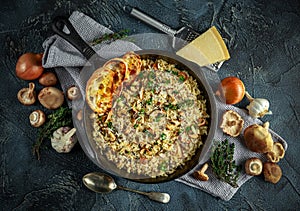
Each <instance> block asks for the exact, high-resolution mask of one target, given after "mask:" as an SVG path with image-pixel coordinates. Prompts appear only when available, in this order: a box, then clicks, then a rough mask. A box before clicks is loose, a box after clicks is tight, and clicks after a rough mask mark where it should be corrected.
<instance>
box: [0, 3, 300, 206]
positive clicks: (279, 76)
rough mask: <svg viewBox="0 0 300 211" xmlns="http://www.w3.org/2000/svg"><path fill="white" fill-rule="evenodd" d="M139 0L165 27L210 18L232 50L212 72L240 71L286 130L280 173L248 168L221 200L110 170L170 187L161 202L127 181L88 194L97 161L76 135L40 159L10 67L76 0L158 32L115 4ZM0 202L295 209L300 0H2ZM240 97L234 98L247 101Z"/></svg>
mask: <svg viewBox="0 0 300 211" xmlns="http://www.w3.org/2000/svg"><path fill="white" fill-rule="evenodd" d="M126 4H128V5H131V6H137V7H139V8H140V9H142V10H144V11H146V12H147V13H148V14H152V16H155V17H159V18H160V20H161V21H162V22H164V23H167V24H168V25H170V26H171V27H173V28H180V27H181V26H184V25H189V26H191V27H193V28H194V29H195V30H197V31H199V32H204V31H205V30H206V29H207V28H209V27H210V26H212V25H215V26H217V28H218V29H219V30H220V32H221V34H222V36H223V37H224V38H225V40H226V43H227V45H228V48H229V51H230V54H231V59H230V60H229V61H228V62H226V63H225V64H224V65H223V66H222V68H221V70H220V71H219V76H220V78H224V77H226V76H231V75H234V76H238V77H240V78H241V79H242V80H243V81H244V83H245V85H246V88H247V90H248V91H249V92H250V93H251V94H252V95H253V96H255V97H262V98H267V99H269V100H270V102H271V110H272V111H273V113H274V114H273V115H271V116H267V117H264V118H263V121H270V124H271V128H272V129H273V130H274V131H276V132H277V133H278V134H280V135H281V136H282V137H284V138H285V139H286V141H287V142H288V144H289V149H288V151H287V153H286V156H285V158H284V159H283V160H282V161H280V166H281V167H282V170H283V174H284V175H283V177H282V179H281V181H280V182H279V183H278V184H276V185H273V184H270V183H266V182H264V181H263V178H262V177H256V178H253V179H251V180H250V181H248V182H247V183H246V184H244V185H243V186H242V187H241V188H240V189H239V191H238V192H237V194H236V195H235V196H234V197H233V198H232V199H231V200H230V201H228V202H225V201H222V200H220V199H218V198H215V197H212V196H211V195H209V194H207V193H205V192H202V191H200V190H197V189H194V188H191V187H188V186H186V185H184V184H181V183H179V182H175V181H171V182H167V183H162V184H150V185H149V184H148V185H145V184H140V183H135V182H131V181H128V180H125V179H121V178H116V180H117V182H118V183H119V184H122V185H124V186H128V187H131V188H136V189H140V190H145V191H163V192H168V193H170V195H171V201H170V203H169V204H159V203H156V202H153V201H150V200H148V199H147V198H146V197H144V196H141V195H137V194H133V193H130V192H125V191H115V192H113V193H111V194H107V195H104V194H95V193H92V192H90V191H89V190H87V189H86V188H85V187H83V184H82V182H81V177H82V176H83V175H84V174H85V173H87V172H90V171H99V169H98V168H97V167H96V166H95V165H94V164H93V163H92V162H91V161H89V160H88V158H87V157H86V156H85V154H84V153H83V151H82V150H81V148H80V146H79V145H77V146H76V147H75V148H74V149H73V151H72V152H71V153H70V154H58V153H56V152H55V151H54V150H52V148H51V146H50V144H49V142H47V143H45V144H44V147H45V148H43V149H42V159H41V160H40V161H37V160H36V159H35V157H34V156H33V155H32V154H31V146H32V144H33V143H34V141H35V138H36V137H37V130H36V129H34V128H32V127H30V126H29V123H28V115H29V114H30V112H31V111H32V110H34V109H36V108H41V107H40V106H39V105H34V106H32V107H25V106H22V105H21V104H20V103H19V102H18V101H17V98H16V94H17V92H18V90H19V89H21V88H23V87H25V86H27V83H28V82H26V81H22V80H20V79H18V78H16V76H15V64H16V61H17V58H18V57H19V56H20V55H21V54H23V53H25V52H42V51H43V49H42V42H43V41H44V40H45V39H46V38H47V37H49V36H51V35H52V34H53V33H52V31H51V27H50V24H51V21H52V19H53V18H54V17H55V16H57V15H69V14H71V13H72V12H73V11H74V10H79V11H81V12H83V13H85V14H87V15H89V16H91V17H93V18H94V19H95V20H96V21H98V22H99V23H101V24H103V25H105V26H107V27H109V28H110V29H112V30H114V31H119V30H122V29H130V33H131V34H135V33H145V32H158V31H157V30H156V29H154V28H152V27H150V26H147V25H145V24H144V23H143V22H141V21H138V20H136V19H134V18H132V17H130V16H129V15H128V14H126V13H125V12H123V10H122V7H123V5H126ZM0 45H1V49H2V50H1V51H0V74H1V77H0V90H1V95H0V98H1V100H0V125H1V133H0V209H1V210H297V209H298V210H299V209H300V180H299V177H300V171H299V169H300V164H299V160H298V159H300V158H299V150H300V142H299V137H300V132H299V131H300V130H299V128H300V106H299V105H300V97H299V96H300V82H299V76H300V2H299V1H297V0H289V1H284V0H274V1H263V0H257V1H253V0H245V1H237V0H221V1H206V0H191V1H179V0H166V1H162V0H154V1H137V0H117V1H107V0H102V1H95V0H84V1H83V0H74V1H71V0H47V1H46V0H39V1H32V0H23V1H18V0H10V1H3V0H2V1H1V7H0ZM246 103H247V102H246V101H243V102H242V103H240V104H239V105H238V106H241V107H243V106H245V105H246Z"/></svg>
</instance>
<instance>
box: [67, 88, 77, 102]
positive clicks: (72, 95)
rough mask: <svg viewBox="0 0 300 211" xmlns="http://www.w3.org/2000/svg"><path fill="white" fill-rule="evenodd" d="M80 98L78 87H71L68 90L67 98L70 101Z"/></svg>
mask: <svg viewBox="0 0 300 211" xmlns="http://www.w3.org/2000/svg"><path fill="white" fill-rule="evenodd" d="M78 96H79V89H78V87H76V86H71V87H70V88H69V89H68V90H67V97H68V99H69V100H75V99H76V98H77V97H78Z"/></svg>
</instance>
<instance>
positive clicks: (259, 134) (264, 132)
mask: <svg viewBox="0 0 300 211" xmlns="http://www.w3.org/2000/svg"><path fill="white" fill-rule="evenodd" d="M244 139H245V144H246V146H247V147H248V149H250V150H251V151H253V152H258V153H267V152H269V151H271V150H272V148H273V139H272V136H271V133H269V131H268V129H266V128H264V127H263V126H261V125H258V124H254V125H250V126H249V127H247V128H246V129H245V131H244Z"/></svg>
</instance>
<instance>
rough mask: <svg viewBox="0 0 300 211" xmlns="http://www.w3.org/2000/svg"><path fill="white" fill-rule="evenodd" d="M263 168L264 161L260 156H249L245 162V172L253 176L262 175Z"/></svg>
mask: <svg viewBox="0 0 300 211" xmlns="http://www.w3.org/2000/svg"><path fill="white" fill-rule="evenodd" d="M262 170H263V163H262V161H261V160H260V159H259V158H255V157H253V158H249V159H247V160H246V162H245V172H246V174H248V175H251V176H257V175H260V174H261V172H262Z"/></svg>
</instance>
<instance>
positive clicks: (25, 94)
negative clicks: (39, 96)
mask: <svg viewBox="0 0 300 211" xmlns="http://www.w3.org/2000/svg"><path fill="white" fill-rule="evenodd" d="M28 86H29V87H28V88H23V89H21V90H20V91H19V92H18V95H17V97H18V100H19V101H20V103H22V104H23V105H32V104H34V103H35V101H36V93H35V91H34V88H35V85H34V83H32V82H30V83H29V85H28Z"/></svg>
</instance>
